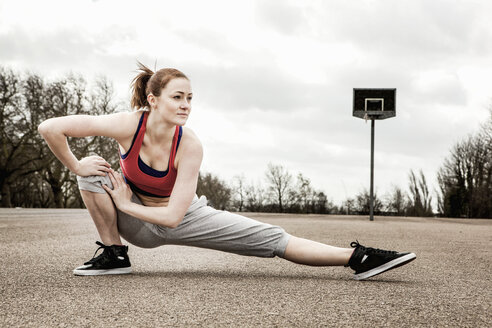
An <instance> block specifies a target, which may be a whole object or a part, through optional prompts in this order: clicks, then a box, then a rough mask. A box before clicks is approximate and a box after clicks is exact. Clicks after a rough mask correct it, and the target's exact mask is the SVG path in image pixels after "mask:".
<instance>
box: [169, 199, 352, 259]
mask: <svg viewBox="0 0 492 328" xmlns="http://www.w3.org/2000/svg"><path fill="white" fill-rule="evenodd" d="M160 232H161V235H162V237H163V240H165V242H166V244H175V245H187V246H196V247H203V248H210V249H216V250H221V251H225V252H230V253H235V254H240V255H248V256H258V257H275V256H279V257H282V258H285V259H286V260H289V261H292V262H295V263H300V264H306V265H313V266H328V265H346V264H348V261H349V258H350V256H351V254H352V253H353V251H354V249H353V248H352V249H348V248H338V247H333V246H328V245H325V244H322V243H318V242H315V241H311V240H307V239H303V238H298V237H295V236H291V235H290V234H288V233H287V232H285V230H284V229H282V228H281V227H279V226H275V225H271V224H267V223H263V222H259V221H256V220H253V219H250V218H247V217H244V216H241V215H238V214H234V213H230V212H227V211H219V210H216V209H214V208H212V207H210V206H206V199H205V198H204V197H203V198H201V199H200V200H198V201H197V202H195V203H194V204H193V205H192V206H191V208H190V209H189V210H188V212H187V213H186V215H185V217H184V219H183V221H182V222H181V224H180V225H179V226H178V227H176V228H174V229H166V228H161V230H160Z"/></svg>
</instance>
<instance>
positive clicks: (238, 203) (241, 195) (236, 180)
mask: <svg viewBox="0 0 492 328" xmlns="http://www.w3.org/2000/svg"><path fill="white" fill-rule="evenodd" d="M232 190H233V193H234V197H233V203H234V208H235V209H236V210H237V211H239V212H242V211H243V209H244V203H245V201H246V182H245V178H244V175H236V176H234V177H233V182H232Z"/></svg>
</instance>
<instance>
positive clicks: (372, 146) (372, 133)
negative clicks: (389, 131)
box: [369, 119, 375, 221]
mask: <svg viewBox="0 0 492 328" xmlns="http://www.w3.org/2000/svg"><path fill="white" fill-rule="evenodd" d="M374 122H375V120H374V119H372V120H371V196H370V197H371V198H370V200H369V201H370V212H369V215H370V216H369V220H370V221H374V127H375V123H374Z"/></svg>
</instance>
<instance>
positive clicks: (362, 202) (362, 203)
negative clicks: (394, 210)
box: [355, 189, 383, 214]
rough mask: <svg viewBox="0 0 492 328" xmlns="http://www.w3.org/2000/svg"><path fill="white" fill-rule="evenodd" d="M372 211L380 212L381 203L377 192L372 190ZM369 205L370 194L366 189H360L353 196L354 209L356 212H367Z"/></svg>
mask: <svg viewBox="0 0 492 328" xmlns="http://www.w3.org/2000/svg"><path fill="white" fill-rule="evenodd" d="M373 204H374V213H381V211H382V209H383V203H382V202H381V200H380V199H379V197H378V195H377V192H374V203H373ZM370 207H371V194H370V193H369V191H368V190H367V189H364V190H362V191H361V192H359V193H358V194H357V195H356V196H355V210H356V211H357V213H358V214H369V212H370Z"/></svg>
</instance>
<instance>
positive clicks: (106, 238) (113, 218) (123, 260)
mask: <svg viewBox="0 0 492 328" xmlns="http://www.w3.org/2000/svg"><path fill="white" fill-rule="evenodd" d="M77 181H78V184H79V189H80V193H81V195H82V199H83V200H84V203H85V205H86V207H87V209H88V211H89V213H90V215H91V217H92V220H93V221H94V224H95V225H96V228H97V231H98V233H99V236H100V238H101V240H102V241H103V243H100V242H96V243H97V244H98V245H99V246H100V247H99V249H103V252H102V253H101V254H100V255H99V256H97V257H93V258H92V259H91V260H89V261H87V262H85V263H84V265H82V266H79V267H77V268H76V269H75V270H74V271H73V273H74V274H75V275H84V276H85V275H102V274H125V273H130V272H131V271H132V270H131V264H130V259H129V257H128V246H123V245H122V243H121V239H120V235H119V232H118V210H117V209H116V208H115V206H114V204H113V200H112V199H111V196H109V194H108V193H107V192H106V191H105V190H104V189H103V188H102V184H106V185H108V186H109V187H110V188H112V187H113V186H112V184H111V180H110V179H109V177H108V176H88V177H80V176H77ZM96 252H97V251H96Z"/></svg>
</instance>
